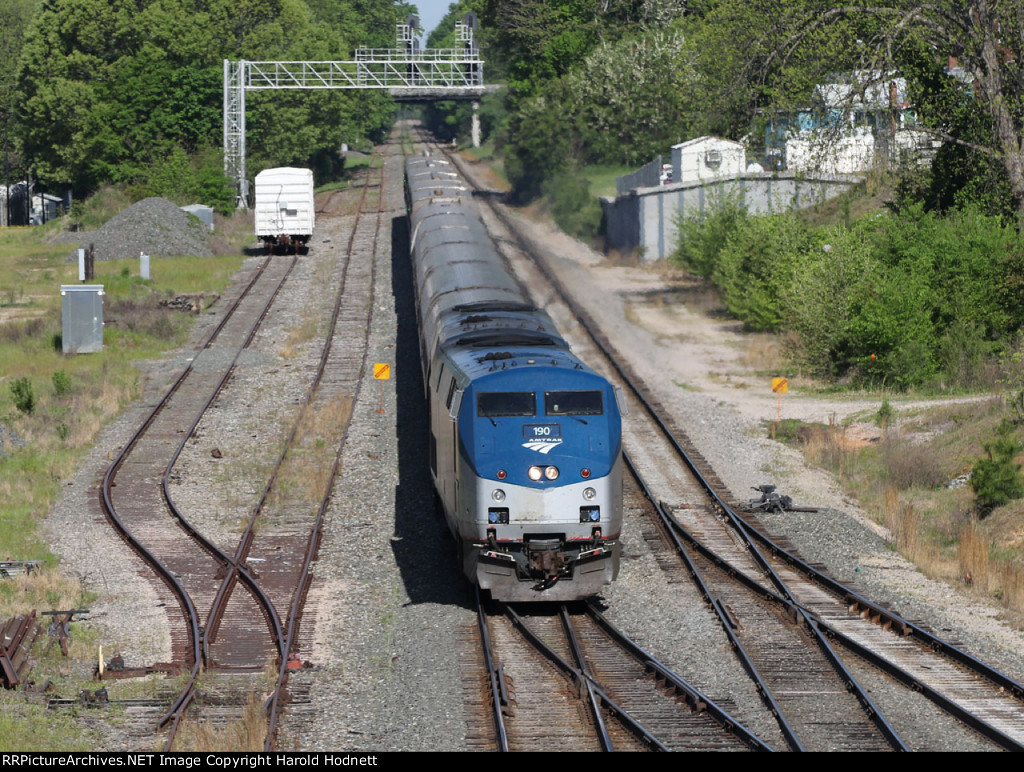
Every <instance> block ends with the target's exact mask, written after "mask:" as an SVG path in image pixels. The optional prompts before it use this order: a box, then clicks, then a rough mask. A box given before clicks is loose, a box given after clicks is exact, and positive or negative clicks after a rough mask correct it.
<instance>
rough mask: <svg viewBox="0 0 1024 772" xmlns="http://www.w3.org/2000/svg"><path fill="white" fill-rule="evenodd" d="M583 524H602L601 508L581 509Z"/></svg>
mask: <svg viewBox="0 0 1024 772" xmlns="http://www.w3.org/2000/svg"><path fill="white" fill-rule="evenodd" d="M580 522H581V523H599V522H601V507H580Z"/></svg>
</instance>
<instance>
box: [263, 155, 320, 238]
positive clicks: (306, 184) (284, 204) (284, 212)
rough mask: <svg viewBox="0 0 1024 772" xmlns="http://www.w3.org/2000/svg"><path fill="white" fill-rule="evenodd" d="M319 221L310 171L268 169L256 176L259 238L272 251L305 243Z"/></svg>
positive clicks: (285, 168)
mask: <svg viewBox="0 0 1024 772" xmlns="http://www.w3.org/2000/svg"><path fill="white" fill-rule="evenodd" d="M315 218H316V207H315V206H314V204H313V172H312V171H311V170H310V169H292V168H288V167H284V168H280V169H264V170H263V171H262V172H260V173H259V174H257V175H256V206H255V220H256V237H257V238H258V239H259V240H260V241H262V242H263V243H264V244H265V245H266V246H267V248H268V249H273V248H274V247H277V246H291V247H292V248H295V249H297V248H298V246H299V245H301V244H305V243H306V242H307V241H309V237H310V236H312V235H313V222H314V220H315Z"/></svg>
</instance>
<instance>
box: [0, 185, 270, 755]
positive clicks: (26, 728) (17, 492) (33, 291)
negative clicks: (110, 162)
mask: <svg viewBox="0 0 1024 772" xmlns="http://www.w3.org/2000/svg"><path fill="white" fill-rule="evenodd" d="M124 205H127V200H126V199H125V200H124V201H122V200H121V198H120V197H119V196H118V195H117V194H116V192H114V191H104V192H103V193H101V194H100V196H98V197H97V199H96V200H92V199H90V202H88V203H87V204H85V205H83V207H81V209H80V210H79V211H78V212H77V213H76V214H78V215H79V217H80V221H81V223H82V224H83V226H85V225H88V226H89V227H97V226H98V225H100V224H102V222H103V220H104V218H105V217H109V216H110V215H112V214H114V213H116V211H120V209H121V208H123V206H124ZM244 220H245V218H244V217H240V218H239V223H234V222H233V221H232V220H228V221H222V222H223V223H225V227H223V228H222V231H221V233H220V239H221V243H222V249H223V250H224V251H228V252H231V251H232V250H233V253H232V254H229V255H228V256H223V257H213V258H192V257H180V258H153V259H152V261H151V279H150V280H147V281H143V280H142V279H141V278H139V277H138V276H137V275H135V274H137V272H138V261H137V260H119V261H109V262H97V263H96V267H95V271H96V276H95V280H94V283H96V284H102V285H104V287H105V292H106V296H105V298H104V322H105V327H104V347H103V350H102V351H100V352H97V353H94V354H83V355H69V356H65V355H64V354H62V353H61V350H60V335H61V297H60V292H59V287H60V285H61V284H75V283H77V281H78V269H77V264H76V263H69V262H66V258H67V257H68V254H69V253H70V250H69V248H68V247H67V246H66V245H55V244H50V243H47V241H46V236H47V235H48V233H49V232H50V231H52V230H54V229H56V228H57V227H59V226H47V227H46V228H7V229H3V230H0V424H2V425H3V426H4V427H6V429H8V430H10V431H11V432H12V434H13V435H14V436H15V437H17V438H19V439H20V441H21V442H18V443H17V444H15V443H13V442H11V441H7V442H5V443H4V445H3V446H2V447H0V454H2V457H0V545H2V547H0V557H3V558H5V559H6V558H11V559H15V560H42V561H45V563H46V568H45V570H43V571H39V572H34V573H33V574H32V575H31V576H28V577H23V578H18V579H15V580H7V581H0V621H3V620H5V619H7V618H9V617H10V616H11V615H13V614H15V613H23V612H25V611H28V610H30V609H39V610H49V609H54V608H83V607H87V604H88V601H89V598H88V597H87V596H86V594H85V593H84V591H83V589H82V587H81V586H80V584H79V582H78V581H77V580H76V579H74V578H71V577H66V576H63V575H61V574H60V572H59V570H58V568H57V566H58V559H57V557H56V556H55V555H53V554H52V553H50V551H49V547H48V545H47V543H46V541H45V539H44V538H43V536H42V534H41V530H40V523H41V521H42V519H43V518H44V517H45V516H46V515H47V513H48V512H49V511H50V508H51V507H52V505H53V503H54V502H55V500H56V499H57V497H58V495H59V493H60V490H61V487H62V486H63V485H64V484H65V483H66V482H67V481H68V480H70V478H71V477H72V476H73V475H74V473H75V471H76V470H77V468H78V467H79V465H80V463H81V461H82V459H83V457H84V455H85V454H86V453H87V452H88V451H89V449H90V448H91V447H92V445H93V443H94V442H95V439H96V436H97V435H98V433H99V431H100V430H101V428H102V427H103V426H104V425H105V424H107V423H108V422H109V421H110V420H111V419H113V418H114V417H115V416H117V415H118V414H119V413H120V411H121V410H122V409H123V408H124V407H125V406H126V405H127V404H128V403H129V402H131V401H132V400H134V399H136V398H137V397H138V396H139V395H140V393H141V391H142V385H143V376H142V375H141V373H140V371H139V370H138V368H137V367H136V363H137V362H140V361H143V360H147V359H152V358H154V357H157V356H159V355H161V354H162V353H163V352H165V351H167V350H168V349H171V348H174V347H176V346H178V345H180V344H182V343H183V342H184V341H185V340H186V339H187V336H188V333H189V330H190V328H191V324H192V321H193V320H194V318H195V317H194V316H193V315H187V314H183V313H181V312H178V311H174V310H170V309H168V308H166V307H164V306H162V305H161V301H162V300H166V299H169V298H173V297H174V296H175V295H179V294H204V293H206V294H208V296H209V297H216V296H217V293H220V292H222V291H223V289H224V287H225V286H226V285H227V283H228V281H229V279H230V277H231V276H232V275H233V274H234V273H235V272H236V271H237V270H238V268H239V267H240V265H241V261H242V256H241V253H240V249H238V248H237V247H232V244H242V243H248V242H251V240H252V235H251V225H250V226H248V227H247V226H246V224H245V222H244ZM55 376H56V377H55ZM23 378H24V379H27V380H28V383H29V386H30V388H31V392H32V394H33V396H34V398H35V405H34V409H33V410H32V411H31V413H27V412H22V411H20V410H19V409H18V408H17V406H16V403H15V398H14V397H15V394H14V393H13V391H12V388H11V385H12V384H13V383H14V382H15V381H17V380H19V379H23ZM44 639H45V636H44ZM72 639H73V641H74V640H76V639H77V640H79V641H83V640H86V639H87V638H86V633H85V632H84V628H83V631H78V632H76V633H74V634H73V635H72ZM87 648H88V650H86V649H84V648H82V647H81V646H79V645H78V644H77V643H76V644H75V646H74V648H73V652H72V653H73V657H72V658H71V660H69V661H67V662H61V663H59V664H56V665H53V666H52V667H51V666H50V665H47V664H46V659H47V658H46V657H43V658H42V664H41V665H38V666H37V668H38V669H39V672H38V673H37V672H36V671H33V672H34V675H35V677H36V679H37V680H41V678H43V677H50V678H52V679H54V680H55V683H57V680H58V679H60V682H61V684H62V685H61V686H60V689H61V690H62V691H66V692H68V693H69V694H74V693H77V692H76V691H75V684H74V683H73V682H72V680H68V679H69V678H70V675H69V674H70V673H73V672H84V673H85V675H84V676H82V678H83V679H84V680H85V681H89V678H90V675H89V674H90V673H91V669H90V668H89V667H84V665H83V663H86V662H92V661H93V660H94V658H95V651H96V650H95V647H94V646H92V645H91V644H90V645H89V646H88V647H87ZM51 655H52V652H51ZM47 656H50V655H47ZM58 656H59V654H58ZM72 660H73V661H74V662H72ZM69 663H70V664H69ZM75 663H77V664H75ZM83 667H84V669H83ZM50 671H52V675H51V674H50ZM86 688H95V685H92V686H91V687H86ZM0 705H2V709H0V748H4V749H11V748H17V749H19V750H44V749H45V750H54V749H66V750H75V749H87V748H89V747H94V744H93V743H92V741H91V740H89V739H88V734H87V733H84V732H83V731H82V730H81V729H80V728H79V729H75V728H74V727H76V726H77V724H76V723H75V722H74V721H73V720H71V719H67V720H65V719H64V718H62V717H59V716H55V715H53V714H52V713H51V714H49V715H37V714H36V713H34V712H33V709H32V708H31V706H28V705H26V704H22V703H21V702H20V697H19V696H17V695H4V696H3V702H2V703H0ZM46 713H47V711H46V710H45V708H43V709H42V714H46Z"/></svg>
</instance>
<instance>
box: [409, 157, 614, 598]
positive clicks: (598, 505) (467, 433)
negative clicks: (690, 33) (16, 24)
mask: <svg viewBox="0 0 1024 772" xmlns="http://www.w3.org/2000/svg"><path fill="white" fill-rule="evenodd" d="M406 199H407V201H406V203H407V205H408V209H409V224H410V233H411V252H412V262H413V270H414V273H415V285H416V294H417V297H416V302H417V308H418V312H419V322H420V347H421V352H420V353H421V356H422V362H423V368H424V373H423V375H424V384H425V386H426V391H427V400H428V403H429V406H430V469H431V473H432V475H433V480H434V485H435V487H436V489H437V493H438V496H439V498H440V500H441V502H442V505H443V507H444V514H445V519H446V520H447V522H448V526H449V528H450V529H451V531H452V533H453V534H454V535H455V538H456V540H457V542H458V545H459V559H460V561H461V564H462V570H463V572H464V573H465V575H466V576H467V577H468V578H469V580H470V581H471V582H473V583H475V584H478V585H479V586H480V587H481V588H483V589H487V590H490V592H491V595H492V597H494V598H497V599H499V600H504V601H527V600H552V601H566V600H576V599H580V598H586V597H589V596H591V595H593V594H595V593H597V592H599V591H600V590H601V588H602V587H603V586H604V585H606V584H608V583H609V582H611V581H613V580H614V579H615V577H616V575H617V574H618V571H619V553H620V545H619V532H620V530H621V527H622V441H621V420H620V417H619V410H618V404H617V402H616V398H615V392H614V390H613V388H612V386H611V384H609V383H608V381H607V380H605V379H604V378H602V377H601V376H599V375H598V374H597V373H595V372H594V371H593V370H591V369H590V368H589V367H587V366H586V365H585V364H584V363H583V362H581V361H580V360H579V359H577V358H576V357H575V356H574V355H573V354H572V353H571V352H570V351H569V345H568V344H567V343H566V342H565V340H563V338H562V337H561V335H559V333H558V331H557V330H556V329H555V326H554V323H553V322H552V321H551V318H550V317H549V316H548V315H547V314H546V313H545V312H544V311H541V310H539V309H537V308H535V307H534V306H533V305H531V303H530V301H529V299H528V297H527V296H526V294H525V292H524V291H523V290H522V289H521V287H520V286H519V285H518V284H517V282H516V280H515V279H514V278H513V277H512V276H510V275H509V273H508V271H507V269H506V268H505V264H504V262H503V260H502V258H501V256H500V255H499V254H498V252H497V250H496V248H495V246H494V243H493V242H492V241H491V239H490V237H489V236H488V235H487V233H486V231H485V230H484V227H483V224H482V223H481V221H480V218H479V215H478V213H477V210H476V204H475V203H474V202H473V200H472V193H471V191H470V190H469V188H468V186H467V185H466V184H465V183H464V182H463V181H462V179H461V178H460V176H459V175H458V173H457V172H456V170H455V168H454V167H453V166H452V164H451V163H450V162H449V161H448V160H447V159H445V158H444V157H442V156H413V157H410V158H409V159H408V160H407V161H406Z"/></svg>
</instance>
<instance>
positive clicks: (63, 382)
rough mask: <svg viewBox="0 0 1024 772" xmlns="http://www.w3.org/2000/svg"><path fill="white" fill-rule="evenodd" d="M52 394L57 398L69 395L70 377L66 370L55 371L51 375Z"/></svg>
mask: <svg viewBox="0 0 1024 772" xmlns="http://www.w3.org/2000/svg"><path fill="white" fill-rule="evenodd" d="M53 393H54V394H56V395H57V396H58V397H63V396H65V395H67V394H70V393H71V376H70V375H68V373H67V370H56V371H55V372H54V373H53Z"/></svg>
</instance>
